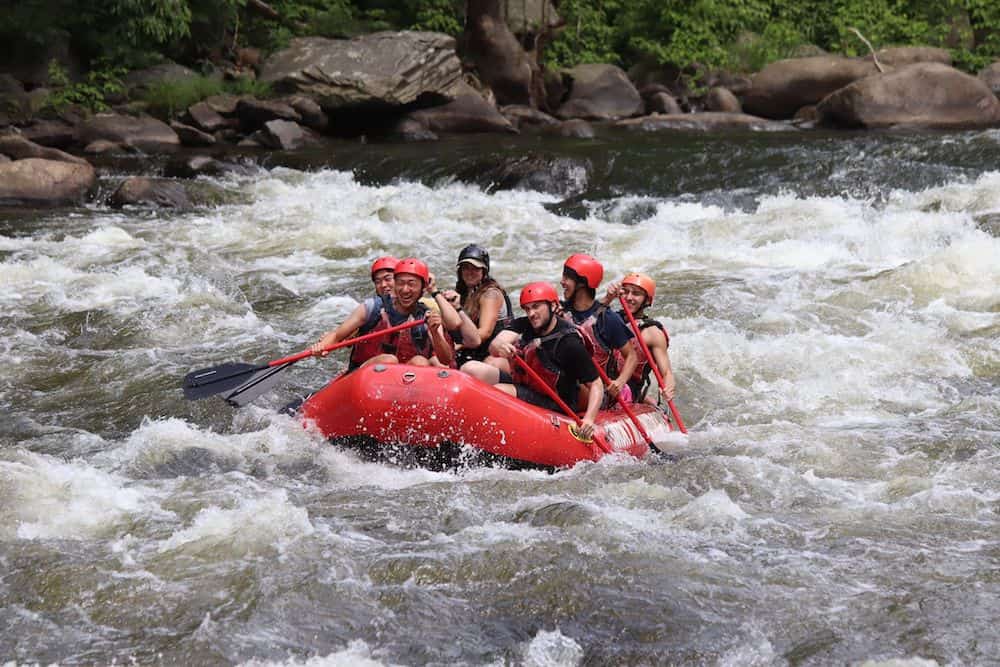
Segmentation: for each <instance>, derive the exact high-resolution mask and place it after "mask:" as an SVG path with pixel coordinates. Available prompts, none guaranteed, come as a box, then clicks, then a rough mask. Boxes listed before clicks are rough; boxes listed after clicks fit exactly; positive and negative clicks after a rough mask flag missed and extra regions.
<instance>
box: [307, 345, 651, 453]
mask: <svg viewBox="0 0 1000 667" xmlns="http://www.w3.org/2000/svg"><path fill="white" fill-rule="evenodd" d="M633 411H634V412H635V413H636V415H637V416H638V418H639V421H640V422H641V423H642V425H643V428H644V429H645V430H646V432H647V433H649V435H650V437H651V438H652V439H653V440H654V441H657V440H661V439H662V438H663V437H664V436H665V435H666V434H667V433H669V432H670V430H671V426H670V422H669V421H668V419H667V417H666V415H664V414H663V413H662V412H660V411H659V410H658V409H656V408H655V407H653V406H650V405H634V406H633ZM302 414H303V415H304V416H305V417H306V418H307V419H308V420H311V421H312V422H313V423H314V424H315V425H316V427H317V428H319V430H320V432H322V433H323V435H325V436H326V437H327V438H330V439H333V440H335V441H347V442H349V443H352V444H356V445H361V446H362V447H364V448H366V449H368V450H369V451H370V452H371V453H375V454H376V455H379V454H380V453H381V456H379V457H380V458H385V451H387V450H391V451H392V452H394V455H393V456H389V457H388V458H395V454H398V453H400V452H409V453H410V454H416V459H415V460H416V462H417V463H419V464H421V465H426V464H428V462H429V461H433V460H440V459H441V458H450V457H451V456H453V455H454V452H455V450H461V449H462V446H465V448H464V450H462V451H465V452H468V451H469V448H473V451H476V450H478V452H481V453H483V454H484V455H485V457H486V458H487V459H489V460H500V461H502V462H504V463H506V464H509V465H514V466H516V467H522V466H537V467H547V468H558V467H566V466H572V465H574V464H575V463H578V462H580V461H595V460H597V459H599V458H601V457H602V456H605V455H606V453H605V452H604V451H603V450H602V449H600V448H599V447H598V445H597V444H596V443H593V442H584V441H581V440H579V439H578V438H577V437H575V436H574V435H573V433H571V431H570V426H572V425H573V421H572V420H571V419H569V418H568V417H566V416H565V415H562V414H559V413H556V412H552V411H550V410H545V409H543V408H539V407H536V406H533V405H529V404H528V403H525V402H523V401H520V400H518V399H516V398H514V397H512V396H509V395H507V394H505V393H504V392H502V391H499V390H498V389H495V388H494V387H492V386H490V385H487V384H484V383H482V382H480V381H478V380H476V379H474V378H472V377H471V376H469V375H466V374H465V373H460V372H458V371H455V370H450V369H444V368H429V367H417V366H408V365H405V364H386V365H383V364H376V365H372V366H366V367H364V368H360V369H358V370H356V371H354V372H353V373H349V374H347V375H343V376H340V377H338V378H336V379H335V380H333V381H332V382H330V384H328V385H327V386H326V387H324V388H323V389H321V390H320V391H318V392H316V393H315V394H313V395H312V396H310V397H309V398H308V399H306V401H305V402H304V403H303V405H302ZM597 425H598V432H599V433H600V434H602V435H603V436H604V438H605V440H606V442H607V443H608V445H609V446H610V447H611V449H612V450H613V452H614V453H618V452H621V453H625V454H629V455H631V456H635V457H640V458H641V457H644V456H645V455H646V454H647V453H648V452H649V447H648V445H647V444H646V441H645V440H644V439H643V436H642V435H641V434H640V433H639V430H638V429H637V428H636V426H635V424H633V423H632V421H631V420H630V419H629V417H628V416H627V415H626V414H625V413H624V412H623V411H622V410H620V409H612V410H606V411H602V412H601V413H600V415H599V417H598V419H597Z"/></svg>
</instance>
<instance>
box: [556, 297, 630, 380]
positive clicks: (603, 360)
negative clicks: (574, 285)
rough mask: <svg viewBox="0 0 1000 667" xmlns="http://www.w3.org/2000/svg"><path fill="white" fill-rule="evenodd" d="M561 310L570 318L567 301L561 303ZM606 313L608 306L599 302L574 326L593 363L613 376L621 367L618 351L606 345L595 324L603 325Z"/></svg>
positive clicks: (570, 310) (569, 308)
mask: <svg viewBox="0 0 1000 667" xmlns="http://www.w3.org/2000/svg"><path fill="white" fill-rule="evenodd" d="M563 310H564V311H565V312H566V315H567V317H569V318H570V319H571V320H572V317H573V315H572V309H571V307H570V304H569V303H568V302H564V303H563ZM607 313H608V307H607V306H605V305H604V304H600V305H598V306H597V308H595V309H594V312H593V313H591V314H590V315H588V316H587V319H585V320H584V321H583V322H579V323H576V328H577V329H578V330H579V331H580V335H581V336H583V343H584V345H586V346H587V352H588V353H589V354H590V356H591V358H592V359H593V360H594V364H595V365H597V366H600V367H601V368H603V369H604V371H605V372H606V373H607V374H608V376H609V377H615V376H617V375H618V369H619V368H620V367H621V366H620V363H621V362H620V359H621V354H620V353H619V354H618V355H617V356H616V355H615V353H616V352H617V351H616V350H612V349H611V348H610V347H608V346H607V345H606V344H605V343H604V341H603V340H601V337H600V336H599V335H598V333H597V325H598V324H602V325H603V320H604V317H605V316H606V315H607Z"/></svg>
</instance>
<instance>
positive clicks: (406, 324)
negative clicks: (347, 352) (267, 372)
mask: <svg viewBox="0 0 1000 667" xmlns="http://www.w3.org/2000/svg"><path fill="white" fill-rule="evenodd" d="M423 323H424V320H422V319H421V320H413V321H412V322H403V323H402V324H397V325H396V326H394V327H389V328H388V329H380V330H378V331H373V332H371V333H367V334H364V335H363V336H358V337H357V338H348V339H347V340H342V341H340V342H339V343H335V344H333V345H331V346H330V347H326V348H323V351H324V352H333V351H334V350H339V349H340V348H342V347H347V346H348V345H357V344H358V343H362V342H364V341H366V340H371V339H372V338H378V337H379V336H385V335H387V334H391V333H394V332H396V331H402V330H403V329H410V328H412V327H415V326H418V325H420V324H423ZM312 354H313V353H312V350H306V351H304V352H299V353H298V354H293V355H292V356H290V357H285V358H284V359H275V360H274V361H269V362H267V365H268V366H280V365H281V364H287V363H291V362H293V361H298V360H299V359H305V358H306V357H311V356H312Z"/></svg>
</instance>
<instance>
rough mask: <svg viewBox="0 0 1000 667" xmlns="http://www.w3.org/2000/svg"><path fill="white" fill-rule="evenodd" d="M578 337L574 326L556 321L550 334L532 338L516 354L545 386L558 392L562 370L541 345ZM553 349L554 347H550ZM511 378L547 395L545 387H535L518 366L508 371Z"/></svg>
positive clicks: (529, 377)
mask: <svg viewBox="0 0 1000 667" xmlns="http://www.w3.org/2000/svg"><path fill="white" fill-rule="evenodd" d="M570 335H573V336H579V335H580V332H579V330H578V329H577V327H576V326H574V325H573V324H572V323H570V322H567V321H566V320H563V319H561V318H560V319H557V320H556V328H555V330H554V331H552V333H550V334H547V335H545V336H542V337H540V338H533V339H531V340H530V341H528V343H527V344H526V345H523V346H520V347H519V349H518V351H517V353H518V354H519V355H520V356H521V357H522V358H523V359H524V361H525V363H526V364H527V365H528V367H529V368H530V369H531V370H533V371H535V373H537V374H538V377H540V378H541V379H542V382H544V383H545V384H546V385H548V386H549V387H550V388H552V389H554V390H556V391H558V390H559V378H560V377H561V376H562V369H561V368H559V366H557V365H556V363H555V360H554V359H552V358H551V357H550V356H549V354H548V352H547V351H546V350H545V349H543V348H542V343H547V342H548V341H557V342H556V345H558V344H559V343H558V341H559V340H560V339H562V338H563V337H564V336H570ZM552 349H553V350H554V349H555V346H553V347H552ZM510 374H511V377H512V378H513V379H514V384H522V385H526V386H528V387H532V388H533V389H535V390H536V391H538V392H539V393H542V394H545V395H547V394H548V392H546V391H545V387H539V386H537V383H536V382H535V380H534V378H532V377H531V376H530V375H529V374H528V373H526V372H524V370H523V369H522V368H521V366H520V365H518V364H514V365H513V366H512V368H511V371H510Z"/></svg>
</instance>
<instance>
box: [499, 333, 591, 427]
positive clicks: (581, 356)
mask: <svg viewBox="0 0 1000 667" xmlns="http://www.w3.org/2000/svg"><path fill="white" fill-rule="evenodd" d="M574 328H575V327H574V326H573V325H572V324H571V323H570V322H568V321H566V320H564V319H562V318H556V328H555V329H553V330H552V333H553V334H554V333H556V332H558V331H566V332H570V331H572V329H574ZM506 329H507V331H513V332H515V333H517V334H520V336H521V342H522V343H523V344H525V345H527V344H528V343H530V342H531V341H533V340H534V339H536V338H538V337H539V336H537V335H536V334H535V332H534V330H533V329H532V328H531V324H530V323H529V322H528V318H527V317H519V318H517V319H516V320H514V321H513V322H511V323H510V324H508V325H507V328H506ZM549 335H551V334H545V335H543V336H542V337H543V338H544V337H546V336H549ZM539 349H540V350H544V351H545V355H546V356H547V357H548V359H549V360H550V361H551V362H552V363H553V364H554V365H555V366H556V367H557V368H558V369H559V371H560V373H559V382H558V383H557V387H556V389H557V390H558V392H559V396H560V397H561V398H562V399H563V400H564V401H566V403H568V404H569V406H570V407H572V408H575V407H576V405H575V403H576V396H577V389H578V387H579V385H580V384H587V383H589V382H593V381H594V380H596V379H597V377H598V375H597V369H596V368H594V360H593V359H591V358H590V355H589V354H588V353H587V347H586V346H585V345H584V344H583V339H581V338H580V336H577V335H574V334H572V333H568V335H565V336H562V337H561V338H556V337H553V338H549V339H548V340H545V341H542V343H541V345H539Z"/></svg>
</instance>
